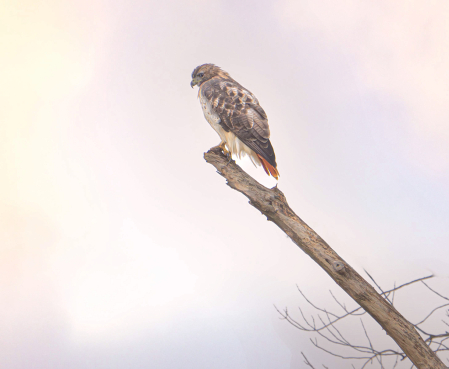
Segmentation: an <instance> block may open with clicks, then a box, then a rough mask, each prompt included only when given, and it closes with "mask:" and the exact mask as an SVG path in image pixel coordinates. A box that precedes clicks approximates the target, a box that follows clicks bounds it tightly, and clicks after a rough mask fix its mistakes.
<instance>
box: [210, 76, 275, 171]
mask: <svg viewBox="0 0 449 369" xmlns="http://www.w3.org/2000/svg"><path fill="white" fill-rule="evenodd" d="M204 85H205V86H204V87H203V86H202V87H203V94H204V96H205V97H206V98H207V99H208V100H209V102H210V104H211V107H212V108H213V109H214V110H215V112H216V113H217V115H218V116H219V118H220V125H221V126H222V127H223V129H224V130H225V131H226V132H229V131H231V132H232V133H234V134H235V135H236V136H237V137H238V138H239V139H240V141H242V142H243V143H244V144H245V145H247V146H248V147H249V148H250V149H252V150H253V151H254V152H255V153H256V154H258V156H259V157H262V158H263V159H265V160H266V161H267V162H268V163H269V164H270V166H272V167H274V168H276V157H275V154H274V150H273V146H272V145H271V142H270V128H269V127H268V118H267V114H266V113H265V111H264V110H263V109H262V107H261V106H260V105H259V101H258V100H257V98H256V97H255V96H254V95H253V94H252V93H251V92H250V91H248V90H246V89H245V88H244V87H243V86H241V85H240V84H239V83H237V82H236V81H234V80H232V79H222V78H219V77H214V78H212V79H210V80H209V81H207V82H206V83H205V84H204ZM262 164H263V166H264V168H265V170H267V168H266V167H265V165H264V163H263V161H262ZM275 170H276V169H275ZM276 172H277V170H276Z"/></svg>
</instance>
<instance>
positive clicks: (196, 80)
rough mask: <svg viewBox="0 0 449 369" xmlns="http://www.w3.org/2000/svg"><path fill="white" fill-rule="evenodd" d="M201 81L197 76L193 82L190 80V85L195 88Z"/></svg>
mask: <svg viewBox="0 0 449 369" xmlns="http://www.w3.org/2000/svg"><path fill="white" fill-rule="evenodd" d="M198 83H199V80H198V78H197V77H195V78H194V79H192V82H190V86H191V87H192V88H193V86H195V85H197V84H198Z"/></svg>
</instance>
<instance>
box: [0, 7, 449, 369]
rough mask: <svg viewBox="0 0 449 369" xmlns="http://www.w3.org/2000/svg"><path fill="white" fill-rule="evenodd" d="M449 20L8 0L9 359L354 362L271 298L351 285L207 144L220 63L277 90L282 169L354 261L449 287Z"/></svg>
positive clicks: (418, 311)
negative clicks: (227, 177) (293, 235)
mask: <svg viewBox="0 0 449 369" xmlns="http://www.w3.org/2000/svg"><path fill="white" fill-rule="evenodd" d="M448 19H449V2H448V1H446V0H440V1H426V2H424V1H406V0H397V1H394V2H391V1H383V0H382V1H366V2H361V1H355V0H345V1H338V2H337V1H303V0H279V1H261V0H258V1H242V0H239V1H236V0H230V1H224V0H223V1H215V0H214V1H206V0H198V1H188V0H183V1H181V0H173V1H170V0H165V1H152V0H150V1H148V0H145V1H144V0H138V1H133V2H129V1H107V0H78V1H68V0H60V1H57V0H48V1H45V0H44V1H35V0H23V1H13V0H3V1H2V2H1V5H0V99H1V103H0V166H1V170H0V331H1V332H2V333H1V335H0V347H1V349H0V366H1V367H2V368H3V367H4V368H11V369H30V368H64V369H72V368H73V369H85V368H96V369H97V368H105V369H106V368H108V369H109V368H114V369H115V368H117V369H125V368H161V369H169V368H192V369H193V368H236V369H237V368H251V369H256V368H257V369H261V368H262V369H265V368H266V369H269V368H270V369H271V368H279V369H281V368H292V369H293V368H304V367H305V366H304V364H303V363H302V358H301V351H304V352H305V353H306V354H307V355H308V357H309V358H310V359H311V361H312V362H314V363H315V365H317V366H318V365H319V364H320V363H324V364H326V365H331V367H332V368H333V369H335V368H345V367H347V365H348V364H347V363H346V364H345V363H341V362H340V361H337V360H336V359H335V358H332V357H328V356H326V355H325V354H323V353H322V352H320V351H319V350H317V349H316V348H314V347H313V346H312V345H311V344H310V343H309V336H307V335H306V334H303V333H301V332H299V331H297V330H295V329H294V328H292V327H291V326H289V325H288V324H287V323H286V322H285V321H282V320H280V319H279V315H278V313H277V312H276V310H275V309H274V306H273V305H276V306H278V307H279V308H284V307H288V308H289V310H290V311H297V310H296V307H297V306H298V305H301V306H303V307H305V305H303V304H304V301H303V300H301V298H300V295H299V294H298V292H297V289H296V285H298V286H299V287H300V288H301V289H302V290H303V291H304V292H305V293H306V294H307V295H308V296H309V297H310V298H311V299H312V300H314V301H315V302H316V303H317V304H321V305H323V306H326V307H327V308H329V309H330V308H332V307H333V306H334V305H335V304H334V305H332V304H333V302H332V298H331V297H330V295H329V293H328V290H329V289H332V290H333V291H334V292H335V293H336V294H337V295H338V296H339V297H340V298H341V299H342V300H343V301H345V302H346V303H347V304H348V305H351V306H352V305H353V304H352V303H351V301H350V299H349V297H345V295H344V293H342V292H340V290H339V288H338V286H337V285H336V284H335V283H334V282H333V281H332V280H331V279H330V278H329V277H327V275H326V274H325V272H324V271H322V270H321V269H320V268H319V267H317V266H316V265H315V264H314V262H313V261H312V260H311V259H310V258H309V257H308V256H306V255H305V254H304V253H302V251H301V250H300V249H299V248H298V247H297V246H295V245H294V244H293V243H292V242H291V241H290V240H289V239H288V238H287V237H286V236H285V235H284V234H283V233H282V232H281V231H280V230H279V229H278V228H277V227H276V226H275V225H274V224H273V223H269V222H267V221H266V219H265V218H264V217H263V216H261V215H260V213H259V212H258V211H257V210H256V209H254V208H252V207H251V206H250V205H248V203H247V200H246V199H245V198H244V197H243V196H242V195H241V194H239V193H237V192H235V191H232V190H231V189H229V188H228V187H227V186H226V185H225V181H224V179H223V178H222V177H220V176H219V175H218V174H216V173H215V170H214V168H213V167H212V166H210V165H208V164H206V163H205V161H204V160H203V157H202V155H203V152H205V151H207V150H208V149H209V148H210V147H212V146H215V145H216V144H218V143H219V137H218V135H217V134H216V133H215V132H214V131H213V130H212V129H211V128H210V126H209V124H208V123H207V122H206V121H205V119H204V117H203V114H202V111H201V107H200V104H199V102H198V99H197V91H196V89H195V90H192V89H191V88H190V77H191V72H192V71H193V69H194V68H195V67H196V66H197V65H199V64H203V63H214V64H216V65H218V66H220V67H222V68H223V69H224V70H226V71H227V72H229V73H230V75H231V76H232V77H233V78H235V79H236V80H237V81H238V82H239V83H241V84H242V85H243V86H245V87H246V88H248V89H249V90H250V91H252V92H253V93H254V94H255V95H256V96H257V97H258V99H259V101H260V103H261V105H262V106H263V108H264V109H265V111H266V112H267V114H268V117H269V123H270V128H271V141H272V144H273V146H274V149H275V152H276V157H277V162H278V169H279V171H280V175H281V177H280V181H279V188H280V189H281V190H282V191H283V192H284V193H285V195H286V196H287V199H288V201H289V204H290V205H291V206H292V208H293V209H294V210H295V211H296V213H297V214H298V215H299V216H300V217H301V218H302V219H303V220H304V221H305V222H306V223H308V224H309V225H310V226H311V227H312V228H313V229H314V230H315V231H317V232H318V233H319V234H320V235H321V236H322V237H323V238H324V239H325V240H326V241H327V242H328V243H329V244H330V245H331V246H332V247H333V248H334V249H335V250H336V251H337V252H338V253H339V254H340V255H341V256H342V257H343V258H344V259H345V260H346V261H347V262H349V263H350V264H351V265H352V266H353V267H354V268H356V269H357V270H358V271H359V272H361V273H363V269H364V268H365V269H367V270H368V271H369V272H370V273H371V274H372V275H373V276H374V277H375V278H376V279H377V280H378V282H379V283H380V284H381V285H382V286H383V287H384V288H391V287H392V286H393V284H394V282H397V283H402V282H406V281H408V280H410V279H413V278H417V277H421V276H424V275H427V274H430V273H436V274H437V275H438V276H439V278H438V279H437V280H435V281H434V286H435V288H438V289H439V291H440V292H442V293H446V295H448V294H449V284H448V280H447V277H448V275H449V68H448V66H449V22H448ZM238 163H239V164H241V165H242V167H243V168H244V169H245V170H247V171H248V172H249V173H250V174H251V175H253V176H254V177H255V178H256V179H257V180H259V181H260V182H261V183H263V184H265V185H267V186H273V185H274V184H275V183H276V182H275V181H274V179H272V178H268V177H267V176H266V175H265V173H264V172H263V170H262V169H261V168H258V169H256V168H253V167H252V166H251V164H250V163H249V162H248V161H245V160H244V161H243V162H242V161H239V162H238ZM410 300H412V302H411V301H410ZM422 300H424V299H421V298H419V296H418V298H417V297H416V295H414V294H409V295H408V300H407V299H404V300H403V305H402V309H403V310H401V305H399V309H400V310H401V311H403V312H404V314H405V315H406V317H407V318H409V319H411V320H412V321H413V319H415V321H416V320H419V319H420V318H419V317H422V316H423V314H425V312H427V311H428V310H425V309H424V308H428V306H424V303H423V302H422ZM432 303H434V302H433V300H432ZM335 308H336V307H335ZM306 310H307V309H306ZM307 311H308V310H307ZM310 312H313V311H312V310H310ZM367 324H371V323H367ZM355 327H357V325H356V326H355ZM371 328H372V330H373V332H374V331H376V329H377V332H378V333H379V332H380V333H379V334H380V337H382V338H381V339H380V341H379V342H380V344H384V345H386V346H387V347H388V346H391V345H393V344H392V343H391V341H390V340H389V339H388V337H385V335H384V334H383V333H382V331H381V330H380V328H378V327H376V325H375V324H372V327H371ZM351 329H352V328H351ZM373 335H375V333H373Z"/></svg>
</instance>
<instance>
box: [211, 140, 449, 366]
mask: <svg viewBox="0 0 449 369" xmlns="http://www.w3.org/2000/svg"><path fill="white" fill-rule="evenodd" d="M204 158H205V160H206V161H207V162H208V163H210V164H212V165H213V166H214V167H215V168H216V169H217V171H218V173H219V174H220V175H222V176H223V177H225V178H226V179H227V184H228V185H229V186H230V187H231V188H233V189H235V190H237V191H239V192H241V193H242V194H244V195H245V196H246V197H247V198H248V199H249V200H250V201H249V203H250V204H251V205H252V206H254V207H255V208H256V209H258V210H259V211H261V212H262V214H264V215H265V216H266V217H267V219H268V220H270V221H272V222H274V223H275V224H276V225H277V226H278V227H279V228H281V229H282V230H283V231H284V232H285V233H286V234H287V236H289V237H290V239H291V240H292V241H293V242H294V243H296V244H297V245H298V246H299V248H301V250H303V251H304V252H305V253H306V254H307V255H309V256H310V257H311V258H312V259H313V260H314V261H315V262H316V263H317V264H318V265H320V267H321V268H323V269H324V270H325V271H326V273H327V274H328V275H329V276H330V277H331V278H332V279H333V280H334V281H335V282H336V283H337V284H338V285H339V286H340V287H341V288H342V289H343V290H344V291H345V292H346V293H347V294H349V295H350V296H351V297H352V298H353V299H354V300H355V301H356V302H357V303H358V304H359V305H360V306H361V307H362V308H363V309H364V310H365V311H366V312H368V314H370V315H371V316H372V317H373V318H374V319H375V320H376V321H377V322H378V323H379V324H380V325H381V326H382V328H383V329H384V330H385V331H386V332H387V333H388V335H389V336H390V337H391V338H393V340H395V341H396V343H397V344H398V345H399V347H401V349H402V350H403V351H404V352H405V353H406V354H407V356H408V357H409V358H410V360H411V361H412V362H413V363H414V364H415V365H416V367H417V368H419V369H446V366H445V365H444V364H443V362H442V361H441V360H440V359H439V358H438V357H437V356H436V354H435V353H434V352H433V351H432V350H431V349H430V348H429V347H428V346H427V345H426V343H425V342H424V340H423V339H422V338H421V336H420V335H419V334H418V332H417V331H416V330H415V329H414V327H413V325H412V324H411V323H409V322H408V321H407V320H406V319H405V318H404V317H403V316H402V315H401V314H400V313H399V312H398V311H397V310H396V309H395V308H394V307H393V306H392V305H391V304H390V303H389V302H388V301H386V300H385V299H384V298H383V297H382V296H381V295H380V294H378V293H377V292H376V291H375V290H374V288H373V287H372V286H371V285H370V284H369V283H368V282H366V281H365V279H363V278H362V277H361V276H360V274H358V273H357V272H356V271H355V270H354V269H353V268H352V267H351V266H350V265H349V264H348V263H347V262H346V261H345V260H343V259H342V258H341V257H340V256H339V255H338V254H337V253H336V252H335V251H334V250H333V249H332V248H331V247H330V246H329V245H328V244H327V243H326V242H325V241H324V240H323V239H322V238H321V237H320V236H319V235H318V234H317V233H316V232H314V231H313V230H312V229H311V228H310V227H309V226H308V225H307V224H306V223H304V222H303V221H302V220H301V219H300V218H299V217H298V216H297V215H296V214H295V213H294V212H293V210H292V209H291V208H290V207H289V205H288V203H287V199H286V198H285V196H284V194H283V193H282V192H281V191H280V190H279V189H278V188H277V187H275V188H272V189H268V188H266V187H264V186H262V185H261V184H260V183H258V182H257V181H255V180H254V179H253V178H252V177H251V176H249V175H248V174H247V173H245V172H244V171H243V170H242V169H241V168H240V167H239V166H237V165H236V164H235V162H233V161H229V160H228V158H227V157H226V156H224V155H223V153H222V152H221V150H220V149H218V148H214V149H211V150H209V151H208V152H207V153H205V154H204Z"/></svg>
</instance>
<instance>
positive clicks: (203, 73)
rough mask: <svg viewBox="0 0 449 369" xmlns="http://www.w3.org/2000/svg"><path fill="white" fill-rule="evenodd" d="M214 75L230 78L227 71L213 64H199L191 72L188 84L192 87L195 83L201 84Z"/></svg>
mask: <svg viewBox="0 0 449 369" xmlns="http://www.w3.org/2000/svg"><path fill="white" fill-rule="evenodd" d="M216 76H219V77H222V78H230V76H229V74H228V73H226V72H225V71H224V70H222V69H221V68H220V67H217V66H216V65H214V64H203V65H200V66H198V67H196V68H195V69H194V70H193V72H192V82H190V86H192V88H193V86H195V85H198V86H201V84H202V83H203V82H206V81H208V80H210V79H211V78H213V77H216Z"/></svg>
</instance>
